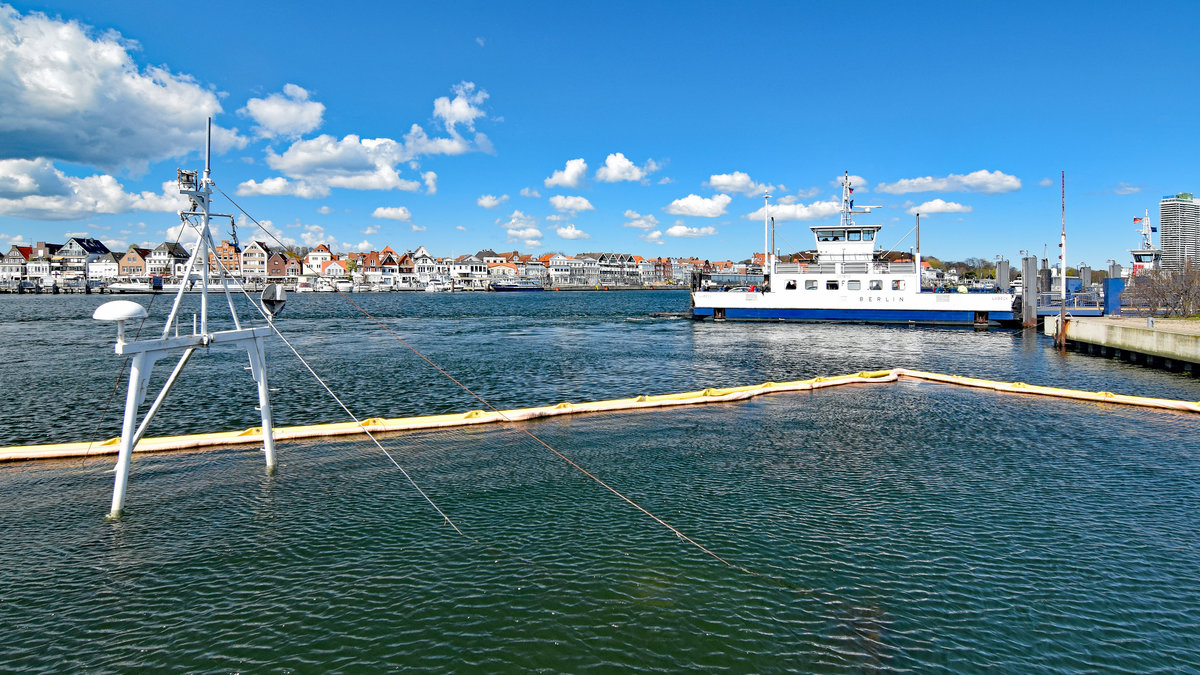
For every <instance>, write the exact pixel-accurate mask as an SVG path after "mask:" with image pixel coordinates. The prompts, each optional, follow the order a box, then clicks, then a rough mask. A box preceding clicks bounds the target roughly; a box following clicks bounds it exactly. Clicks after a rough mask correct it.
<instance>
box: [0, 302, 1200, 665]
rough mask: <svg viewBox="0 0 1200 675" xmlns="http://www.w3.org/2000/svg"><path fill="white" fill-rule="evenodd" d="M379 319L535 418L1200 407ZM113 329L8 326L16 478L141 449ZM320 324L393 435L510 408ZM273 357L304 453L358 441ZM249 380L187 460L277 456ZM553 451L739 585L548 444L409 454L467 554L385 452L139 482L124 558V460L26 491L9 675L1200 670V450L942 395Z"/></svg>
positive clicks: (838, 356)
mask: <svg viewBox="0 0 1200 675" xmlns="http://www.w3.org/2000/svg"><path fill="white" fill-rule="evenodd" d="M353 297H354V299H355V301H356V302H360V303H361V304H362V305H363V306H364V307H365V308H367V309H368V310H369V311H370V312H372V313H373V314H374V315H376V316H377V317H378V318H379V320H380V321H381V322H382V323H384V324H385V325H386V326H387V327H388V328H390V329H392V330H393V331H394V332H396V333H397V334H398V335H399V336H401V337H402V338H403V339H404V340H406V341H408V342H409V343H410V344H412V345H413V346H414V347H416V348H417V349H419V350H421V351H422V352H423V353H425V354H426V355H427V356H429V358H431V359H432V360H433V361H435V362H437V363H438V364H439V365H441V366H442V367H444V368H445V369H446V370H447V371H448V372H450V373H451V374H453V375H454V376H455V377H457V378H459V379H460V380H461V381H463V383H464V384H466V385H467V386H469V387H471V388H472V389H473V390H474V391H476V392H477V393H479V394H480V395H481V396H483V397H485V398H487V399H488V400H490V401H492V402H493V403H495V404H496V405H497V406H499V407H513V406H523V405H538V404H547V403H556V402H559V401H581V400H595V399H604V398H613V397H619V396H628V395H635V394H643V393H649V394H656V393H669V392H675V391H684V390H689V389H696V388H702V387H707V386H726V385H735V384H751V383H757V382H762V381H766V380H776V381H782V380H789V379H799V378H806V377H812V376H815V375H829V374H837V373H845V372H854V371H858V370H865V369H876V368H887V367H894V366H904V367H909V368H920V369H925V370H933V371H940V372H949V373H958V374H964V375H973V376H979V377H988V378H995V379H1005V380H1022V381H1026V382H1032V383H1038V384H1050V385H1057V386H1070V387H1077V388H1084V389H1105V390H1111V391H1116V392H1121V393H1131V394H1141V395H1151V396H1163V397H1168V398H1180V399H1187V400H1200V380H1196V379H1193V378H1192V377H1191V376H1188V375H1181V374H1172V373H1167V372H1162V371H1155V370H1147V369H1143V368H1140V367H1136V366H1130V365H1127V364H1122V363H1120V362H1116V361H1110V360H1105V359H1098V358H1095V357H1088V356H1084V355H1079V354H1066V355H1060V354H1058V353H1056V352H1054V351H1053V350H1051V349H1050V348H1049V346H1048V343H1047V341H1046V339H1045V338H1042V337H1040V336H1037V335H1036V334H1031V333H1022V332H1011V331H991V332H987V333H976V332H974V331H970V330H941V329H910V328H887V327H874V326H833V325H796V324H737V323H727V324H711V323H704V324H693V323H692V322H689V321H683V320H677V319H664V318H653V317H651V316H650V314H651V313H652V312H664V311H665V312H670V311H683V310H684V309H686V304H687V296H686V294H681V293H669V292H654V293H544V294H512V295H504V294H464V295H453V296H448V295H441V294H439V295H436V296H435V295H432V294H430V295H423V294H390V295H384V294H381V295H356V296H353ZM106 299H108V298H103V299H101V298H96V297H49V296H41V297H33V296H14V297H9V298H0V340H2V341H3V342H2V344H4V345H5V354H6V358H5V359H3V362H0V384H2V385H3V386H0V422H2V424H0V444H20V443H37V442H49V441H59V440H87V439H89V438H107V437H110V436H112V435H115V434H116V433H117V432H118V430H119V418H120V412H121V411H120V407H121V405H122V398H123V393H124V388H123V383H122V387H121V388H120V390H119V391H118V394H117V396H115V397H114V398H113V401H112V403H111V404H108V399H109V395H110V392H112V391H113V390H114V383H115V378H116V376H117V372H118V371H119V369H120V366H121V359H120V358H119V357H117V356H115V355H114V354H113V353H112V338H113V336H114V331H113V330H112V327H111V326H108V325H101V324H97V323H96V322H93V321H92V320H91V319H90V315H91V311H92V309H94V307H95V306H96V305H97V304H99V302H101V301H102V300H106ZM140 301H141V302H143V303H147V302H148V301H149V299H148V298H140ZM187 302H189V303H190V302H194V299H188V300H187ZM168 304H169V303H168V300H167V299H166V298H161V297H160V298H157V299H156V300H155V301H154V304H153V306H152V307H151V311H152V314H154V315H156V316H158V315H161V314H165V311H166V309H167V306H168ZM243 309H245V308H243ZM243 313H244V314H245V312H243ZM284 317H285V318H284V319H282V320H281V321H280V322H279V325H280V327H281V329H282V330H283V331H284V332H285V334H286V335H288V337H289V339H290V340H291V341H292V342H293V344H294V345H295V346H296V348H297V349H298V350H299V351H300V353H301V354H303V355H304V356H305V357H306V358H309V359H310V361H311V363H312V365H313V367H314V369H316V370H317V371H318V372H319V373H320V374H321V375H322V376H323V377H326V378H328V379H329V381H330V383H331V386H332V387H333V388H334V389H335V391H337V392H338V394H339V395H341V396H343V397H344V399H345V400H346V402H347V404H348V405H349V406H350V407H351V409H352V410H354V411H355V413H356V414H358V415H359V416H360V417H366V416H399V415H411V414H428V413H434V412H448V411H462V410H468V409H472V408H477V407H479V404H478V402H476V401H473V399H471V398H470V396H469V395H467V394H465V393H463V392H462V390H460V389H458V388H457V387H456V386H455V385H453V384H452V383H449V382H448V381H447V380H445V378H443V377H442V376H441V375H439V374H437V373H436V372H435V371H433V370H432V369H431V368H430V367H429V366H428V365H426V364H425V363H424V362H423V361H421V360H420V359H418V358H417V357H416V356H415V355H414V354H413V353H412V352H411V351H409V350H408V349H407V348H405V347H404V346H403V345H401V344H399V343H398V342H397V340H396V339H395V338H394V337H392V336H391V335H389V334H388V333H387V332H386V331H384V330H382V329H381V328H379V326H378V325H376V324H374V323H373V322H372V321H371V320H369V319H366V318H365V317H363V316H362V315H361V314H358V313H357V312H356V310H354V309H353V308H352V307H348V306H347V305H346V304H345V302H344V301H343V300H341V298H339V297H337V296H333V297H330V296H329V295H306V296H300V297H294V298H293V300H292V301H291V302H290V303H289V306H288V307H287V310H286V312H285V315H284ZM189 323H190V319H189ZM152 326H153V322H148V323H147V325H146V327H145V328H143V331H149V330H151V327H152ZM154 328H155V329H156V330H161V325H158V326H154ZM268 359H269V360H270V375H271V384H272V386H273V387H276V388H278V389H279V391H278V392H276V393H275V405H276V417H277V421H278V423H280V424H299V423H306V422H312V421H343V420H345V419H346V418H345V414H344V413H341V412H340V411H339V410H338V409H336V408H335V407H334V406H333V405H332V404H331V403H330V401H329V399H328V395H327V394H325V393H324V391H323V390H322V389H320V387H319V385H316V384H315V383H314V381H313V380H312V377H311V376H310V375H308V373H307V372H306V371H305V370H304V369H303V368H302V367H301V366H299V365H298V363H297V362H296V361H295V358H294V357H292V356H291V355H290V352H288V351H287V350H286V347H284V346H283V345H282V344H281V343H280V342H279V341H272V343H271V346H270V348H269V353H268ZM244 363H245V359H244V356H242V355H239V354H238V353H237V352H235V351H219V350H216V349H214V350H212V353H210V354H202V355H198V356H197V357H196V358H195V359H194V360H193V362H192V364H191V365H190V366H189V369H188V370H187V371H186V375H185V379H184V380H183V381H182V382H181V386H180V389H179V390H178V391H177V392H176V393H175V394H173V395H172V397H171V398H170V399H169V400H168V404H167V406H166V408H165V409H164V412H163V413H162V415H163V417H162V419H161V420H160V421H159V422H157V423H156V424H155V425H154V428H153V429H152V430H151V432H150V433H152V434H165V433H178V432H183V431H201V430H204V431H207V430H217V429H237V428H243V427H248V426H254V425H255V424H256V423H257V412H256V411H255V410H254V409H253V406H254V404H255V399H254V392H253V388H252V387H251V386H249V385H250V380H249V375H248V374H247V373H245V372H243V371H242V370H241V367H242V366H243V365H244ZM169 370H170V364H169V363H167V362H160V364H159V365H158V367H157V370H156V375H157V377H156V379H157V380H159V381H161V379H162V378H164V377H165V375H166V373H167V372H168V371H169ZM523 428H524V429H528V430H529V431H531V432H533V433H534V434H536V435H537V436H538V437H539V438H541V439H542V440H544V441H545V442H546V443H548V444H549V445H551V446H553V447H554V448H556V449H557V450H559V451H560V452H562V453H563V454H564V455H566V456H567V457H569V458H570V459H571V460H573V461H575V462H577V463H578V464H579V465H581V466H582V467H584V468H586V469H588V470H589V471H591V472H593V473H594V474H595V475H596V476H597V477H599V478H601V479H602V480H604V481H605V482H606V483H607V484H608V485H610V486H612V487H613V488H614V489H616V490H619V491H621V492H622V493H624V494H625V495H627V496H628V497H629V498H630V499H632V500H634V501H636V502H637V503H639V504H641V505H642V506H643V507H645V508H646V509H647V510H649V511H651V512H653V513H654V514H655V515H657V516H658V517H660V518H662V519H663V520H665V521H666V522H668V523H670V524H671V525H672V526H674V527H676V528H678V529H679V530H680V531H681V532H683V533H684V534H686V535H687V536H688V537H690V538H692V539H694V540H695V541H696V542H698V543H699V544H701V545H703V546H704V547H705V548H707V549H708V550H710V551H711V552H712V553H714V554H715V555H717V556H720V558H723V559H724V560H726V561H728V562H730V563H732V564H733V565H734V566H727V565H726V564H724V563H722V562H720V561H719V560H717V559H715V558H714V557H712V556H710V555H708V554H706V553H705V552H703V551H701V550H700V549H698V548H697V547H695V546H692V545H691V544H689V543H688V542H686V541H684V540H682V539H680V538H678V537H676V536H675V535H674V534H673V533H672V532H670V531H669V530H667V529H666V528H664V527H663V526H661V525H659V524H658V523H656V522H655V521H653V520H652V519H650V518H649V517H648V516H646V515H645V514H643V513H642V512H640V511H638V510H636V509H634V508H632V507H630V506H629V505H628V504H626V503H625V502H623V501H621V500H620V499H619V498H618V497H616V496H614V495H613V494H612V493H611V492H609V491H607V490H605V489H604V488H603V487H601V486H599V485H598V484H597V483H595V482H593V481H592V480H591V479H589V478H588V477H586V476H584V475H583V474H581V473H580V472H579V471H578V470H576V469H575V468H573V467H572V466H570V465H569V464H567V463H566V462H564V461H563V460H562V459H560V458H559V457H556V456H555V455H553V454H551V453H550V452H549V451H548V450H546V449H545V448H544V447H542V446H540V445H538V444H537V443H536V442H534V441H533V440H531V439H530V438H529V437H528V436H526V435H525V434H524V433H522V432H521V431H520V430H518V429H517V428H514V427H507V428H506V427H490V428H473V429H460V430H454V431H446V432H437V433H431V432H430V433H415V434H397V435H392V436H389V437H387V438H385V439H383V443H384V445H385V446H386V447H387V448H388V450H389V451H391V452H392V453H393V454H394V455H395V457H396V458H397V460H398V461H399V462H400V464H401V465H402V466H403V467H404V468H405V469H406V470H407V471H408V472H409V473H410V474H411V475H412V476H413V478H414V479H415V480H416V481H417V482H418V483H419V484H420V485H421V487H422V488H423V489H424V490H425V491H426V493H427V494H428V495H429V496H430V497H431V498H432V499H433V501H435V502H436V503H437V504H438V506H439V507H441V508H442V509H443V510H444V511H445V512H446V514H447V515H448V516H449V517H450V518H451V519H452V520H453V521H454V523H455V524H456V525H458V527H460V528H461V529H462V530H463V532H464V533H466V535H467V536H460V535H458V534H457V533H455V532H454V530H453V529H451V528H450V527H449V526H448V525H446V524H444V523H443V522H442V520H441V518H440V516H438V515H437V513H436V512H434V511H433V509H432V508H431V507H430V506H429V505H428V503H426V502H425V501H424V499H423V498H422V497H421V495H420V494H419V493H418V492H417V491H416V490H415V489H414V488H413V487H412V486H411V485H410V484H409V483H408V481H407V480H406V479H405V477H404V475H403V474H402V473H401V472H400V471H398V470H397V469H396V468H395V467H394V466H393V465H392V464H391V463H389V462H388V461H387V460H386V458H384V457H383V456H382V454H381V453H380V452H379V450H378V449H377V448H375V447H374V446H373V445H369V444H368V443H364V442H362V441H359V440H353V441H341V442H332V443H331V442H304V443H289V444H285V445H281V446H280V466H279V470H278V471H277V472H276V473H275V474H274V475H270V476H268V475H266V473H265V472H264V470H263V466H262V457H261V452H256V451H255V450H254V449H247V448H242V449H229V450H216V451H209V452H180V453H171V454H161V455H143V456H137V457H135V459H134V463H133V470H132V473H131V478H130V481H131V482H130V492H129V498H128V502H127V509H128V514H127V516H126V517H124V518H123V519H121V520H120V521H117V522H108V521H105V520H104V518H103V515H104V513H105V512H106V511H107V507H108V502H109V500H110V497H111V490H112V474H111V472H110V470H111V467H112V459H111V458H96V459H87V460H71V461H57V462H42V463H19V464H8V465H0V493H2V494H4V495H5V503H6V508H5V509H4V510H3V512H2V513H3V515H0V528H2V529H0V531H3V533H4V544H3V546H2V547H0V567H2V568H3V569H4V570H5V583H4V585H3V588H4V590H3V591H2V592H0V629H3V633H4V635H5V638H6V639H5V640H3V641H0V669H2V670H8V671H12V670H20V671H41V672H62V671H65V670H89V671H98V672H103V671H111V670H132V669H171V670H191V671H247V670H266V669H271V670H284V671H313V670H333V669H344V670H400V669H405V670H433V671H480V672H495V671H511V670H518V669H519V670H544V671H551V672H564V671H565V672H581V671H604V672H608V671H612V670H614V669H618V668H621V669H629V668H638V669H642V670H651V671H670V672H676V671H680V670H685V669H697V668H706V669H710V668H711V669H726V670H731V671H734V672H753V671H782V670H793V671H800V672H834V671H846V670H849V671H855V672H859V671H871V670H918V671H922V672H929V671H934V672H937V671H941V672H963V671H982V670H993V671H1001V672H1029V671H1058V672H1080V671H1084V672H1090V671H1097V670H1099V671H1130V672H1147V671H1161V672H1181V671H1195V670H1197V669H1200V541H1198V539H1200V534H1197V533H1198V532H1200V517H1198V516H1197V509H1196V505H1197V504H1198V503H1200V442H1198V441H1197V440H1196V439H1197V438H1200V418H1197V417H1192V416H1187V415H1182V414H1174V413H1163V412H1155V411H1148V410H1140V409H1127V408H1115V407H1112V406H1097V405H1093V404H1085V403H1076V402H1069V401H1055V400H1048V399H1038V398H1030V397H1019V396H1011V395H999V394H995V393H989V392H981V391H972V390H961V389H957V388H952V387H948V386H944V385H935V384H928V383H916V382H907V381H906V382H901V383H897V384H882V385H863V386H852V387H839V388H834V389H827V390H821V391H818V392H811V393H804V394H784V395H777V396H770V397H760V398H757V399H754V400H752V401H748V402H742V403H733V404H718V405H711V406H704V407H700V408H689V409H675V410H660V411H641V412H633V413H621V414H612V415H603V416H588V417H576V418H554V419H552V420H545V421H540V422H535V423H532V424H528V425H525V426H524V427H523ZM743 568H744V569H743Z"/></svg>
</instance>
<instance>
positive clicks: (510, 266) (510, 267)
mask: <svg viewBox="0 0 1200 675" xmlns="http://www.w3.org/2000/svg"><path fill="white" fill-rule="evenodd" d="M487 274H488V280H489V281H495V280H497V279H516V278H517V277H518V276H519V275H520V271H519V270H518V269H517V266H516V264H514V263H510V262H494V263H488V264H487Z"/></svg>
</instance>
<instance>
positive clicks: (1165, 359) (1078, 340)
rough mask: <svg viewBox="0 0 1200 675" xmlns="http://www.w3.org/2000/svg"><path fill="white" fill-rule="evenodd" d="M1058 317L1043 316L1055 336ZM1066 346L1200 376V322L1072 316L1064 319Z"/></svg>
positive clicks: (1046, 332) (1050, 331)
mask: <svg viewBox="0 0 1200 675" xmlns="http://www.w3.org/2000/svg"><path fill="white" fill-rule="evenodd" d="M1057 330H1058V317H1056V316H1054V317H1046V323H1045V328H1044V332H1045V334H1046V335H1054V334H1055V333H1056V332H1057ZM1066 340H1067V346H1068V347H1069V348H1072V349H1075V350H1077V351H1082V352H1086V353H1089V354H1096V355H1098V356H1105V357H1109V358H1119V359H1122V360H1125V361H1130V362H1132V363H1141V364H1144V365H1147V366H1154V367H1160V368H1166V369H1168V370H1183V371H1186V372H1190V373H1192V374H1193V375H1200V321H1188V320H1185V319H1156V318H1147V317H1128V316H1126V317H1122V316H1104V317H1075V318H1070V319H1068V320H1067V330H1066Z"/></svg>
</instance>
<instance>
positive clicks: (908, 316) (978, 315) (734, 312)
mask: <svg viewBox="0 0 1200 675" xmlns="http://www.w3.org/2000/svg"><path fill="white" fill-rule="evenodd" d="M692 318H693V319H697V320H702V319H712V318H716V319H722V318H724V319H727V320H730V321H812V322H831V323H900V324H910V323H916V324H929V325H952V326H953V325H958V326H973V325H977V324H980V323H988V324H998V325H1006V324H1010V323H1012V322H1014V321H1018V322H1019V321H1020V317H1015V316H1014V315H1013V313H1012V312H1011V311H1008V312H992V311H987V312H974V311H966V310H964V311H959V310H921V309H795V308H773V307H716V308H714V307H696V308H694V309H692ZM977 319H982V321H979V320H977Z"/></svg>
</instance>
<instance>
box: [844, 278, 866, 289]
mask: <svg viewBox="0 0 1200 675" xmlns="http://www.w3.org/2000/svg"><path fill="white" fill-rule="evenodd" d="M846 290H848V291H861V290H862V282H861V281H859V280H858V279H851V280H850V281H847V282H846Z"/></svg>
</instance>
